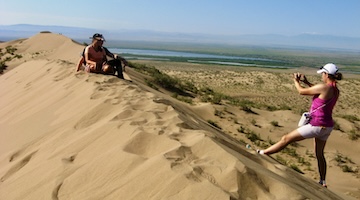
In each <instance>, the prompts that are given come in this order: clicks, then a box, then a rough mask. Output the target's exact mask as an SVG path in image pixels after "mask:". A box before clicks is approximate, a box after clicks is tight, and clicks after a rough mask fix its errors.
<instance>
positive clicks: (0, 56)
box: [0, 46, 22, 74]
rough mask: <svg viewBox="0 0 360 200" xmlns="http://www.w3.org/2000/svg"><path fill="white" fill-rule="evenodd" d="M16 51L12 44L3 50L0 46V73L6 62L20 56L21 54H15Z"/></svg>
mask: <svg viewBox="0 0 360 200" xmlns="http://www.w3.org/2000/svg"><path fill="white" fill-rule="evenodd" d="M16 51H17V49H16V48H14V47H12V46H7V47H5V50H3V49H2V48H0V74H2V73H4V70H5V69H6V68H7V65H6V63H7V62H9V61H11V60H13V59H16V58H22V56H21V55H19V54H15V52H16ZM4 57H5V58H4Z"/></svg>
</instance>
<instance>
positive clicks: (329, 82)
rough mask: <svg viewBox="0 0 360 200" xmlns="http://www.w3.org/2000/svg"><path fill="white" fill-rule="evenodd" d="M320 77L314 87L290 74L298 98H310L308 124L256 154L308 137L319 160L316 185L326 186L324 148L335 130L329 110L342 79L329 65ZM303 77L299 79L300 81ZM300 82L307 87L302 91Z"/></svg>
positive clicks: (321, 70) (279, 149) (333, 66)
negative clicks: (309, 96)
mask: <svg viewBox="0 0 360 200" xmlns="http://www.w3.org/2000/svg"><path fill="white" fill-rule="evenodd" d="M317 73H318V74H321V79H322V83H319V84H316V85H313V84H311V83H310V82H309V81H308V80H307V79H306V77H305V75H303V74H299V73H295V74H294V75H293V79H294V83H295V87H296V89H297V91H298V92H299V94H301V95H312V96H313V100H312V103H311V108H310V113H311V119H310V123H309V124H306V125H304V126H301V127H299V128H298V129H296V130H294V131H292V132H290V133H288V134H287V135H284V136H283V137H282V138H281V140H280V141H279V142H277V143H276V144H274V145H272V146H270V147H269V148H267V149H265V150H257V152H258V153H259V154H266V155H270V154H273V153H277V152H279V151H281V150H282V149H284V148H285V147H286V146H287V145H288V144H290V143H291V142H296V141H300V140H304V139H307V138H314V139H315V154H316V158H317V161H318V170H319V174H320V181H319V183H320V184H321V185H322V186H324V187H326V183H325V177H326V160H325V156H324V148H325V144H326V140H327V139H328V137H329V136H330V133H331V131H332V130H333V127H334V121H333V118H332V111H333V108H334V106H335V104H336V101H337V99H338V97H339V93H340V92H339V89H338V88H337V87H336V80H341V79H342V74H341V73H339V72H338V67H337V66H336V65H334V64H333V63H328V64H326V65H325V66H323V67H322V68H321V69H320V70H318V71H317ZM301 78H302V80H301ZM300 81H302V82H303V83H304V84H306V85H308V86H309V87H307V88H304V87H302V86H301V85H300Z"/></svg>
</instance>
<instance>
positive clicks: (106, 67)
mask: <svg viewBox="0 0 360 200" xmlns="http://www.w3.org/2000/svg"><path fill="white" fill-rule="evenodd" d="M104 41H105V39H104V37H103V36H102V35H101V34H98V33H96V34H94V35H93V37H92V43H91V44H90V45H89V46H87V47H85V49H84V51H83V55H82V57H81V58H80V61H79V64H78V66H77V71H79V70H80V68H81V66H82V65H83V64H85V71H87V72H93V73H104V74H112V75H114V74H115V70H116V71H117V76H118V77H119V78H122V79H123V78H124V77H123V73H122V71H123V69H122V65H121V61H123V63H124V65H125V66H126V65H127V61H126V60H125V59H124V58H121V57H120V56H117V55H114V54H112V53H111V52H110V51H109V50H108V49H107V48H105V47H103V46H102V45H103V43H104ZM107 56H109V57H110V58H114V60H109V61H108V60H107Z"/></svg>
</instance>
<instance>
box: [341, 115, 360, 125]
mask: <svg viewBox="0 0 360 200" xmlns="http://www.w3.org/2000/svg"><path fill="white" fill-rule="evenodd" d="M341 117H342V118H344V119H346V120H348V121H349V122H352V123H354V122H355V121H360V119H359V118H358V117H357V116H355V115H342V116H341Z"/></svg>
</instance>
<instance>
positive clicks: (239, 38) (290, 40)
mask: <svg viewBox="0 0 360 200" xmlns="http://www.w3.org/2000/svg"><path fill="white" fill-rule="evenodd" d="M41 31H50V32H53V33H59V34H63V35H65V36H67V37H70V38H72V39H74V40H77V41H80V42H90V41H89V37H90V36H92V35H93V34H94V33H97V32H99V33H102V34H104V36H105V38H106V39H107V40H108V41H121V40H122V41H124V40H127V41H149V42H184V43H209V44H228V45H259V46H284V47H302V48H306V47H307V48H310V47H311V48H314V47H315V48H326V49H334V50H335V49H337V50H339V49H343V50H354V51H360V37H359V38H356V37H342V36H331V35H317V34H300V35H295V36H284V35H277V34H266V35H231V36H229V35H212V34H192V33H170V32H157V31H149V30H116V31H111V30H98V29H90V28H80V27H67V26H42V25H30V24H16V25H0V40H2V41H7V40H13V39H17V38H27V37H31V36H33V35H35V34H37V33H39V32H41Z"/></svg>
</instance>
